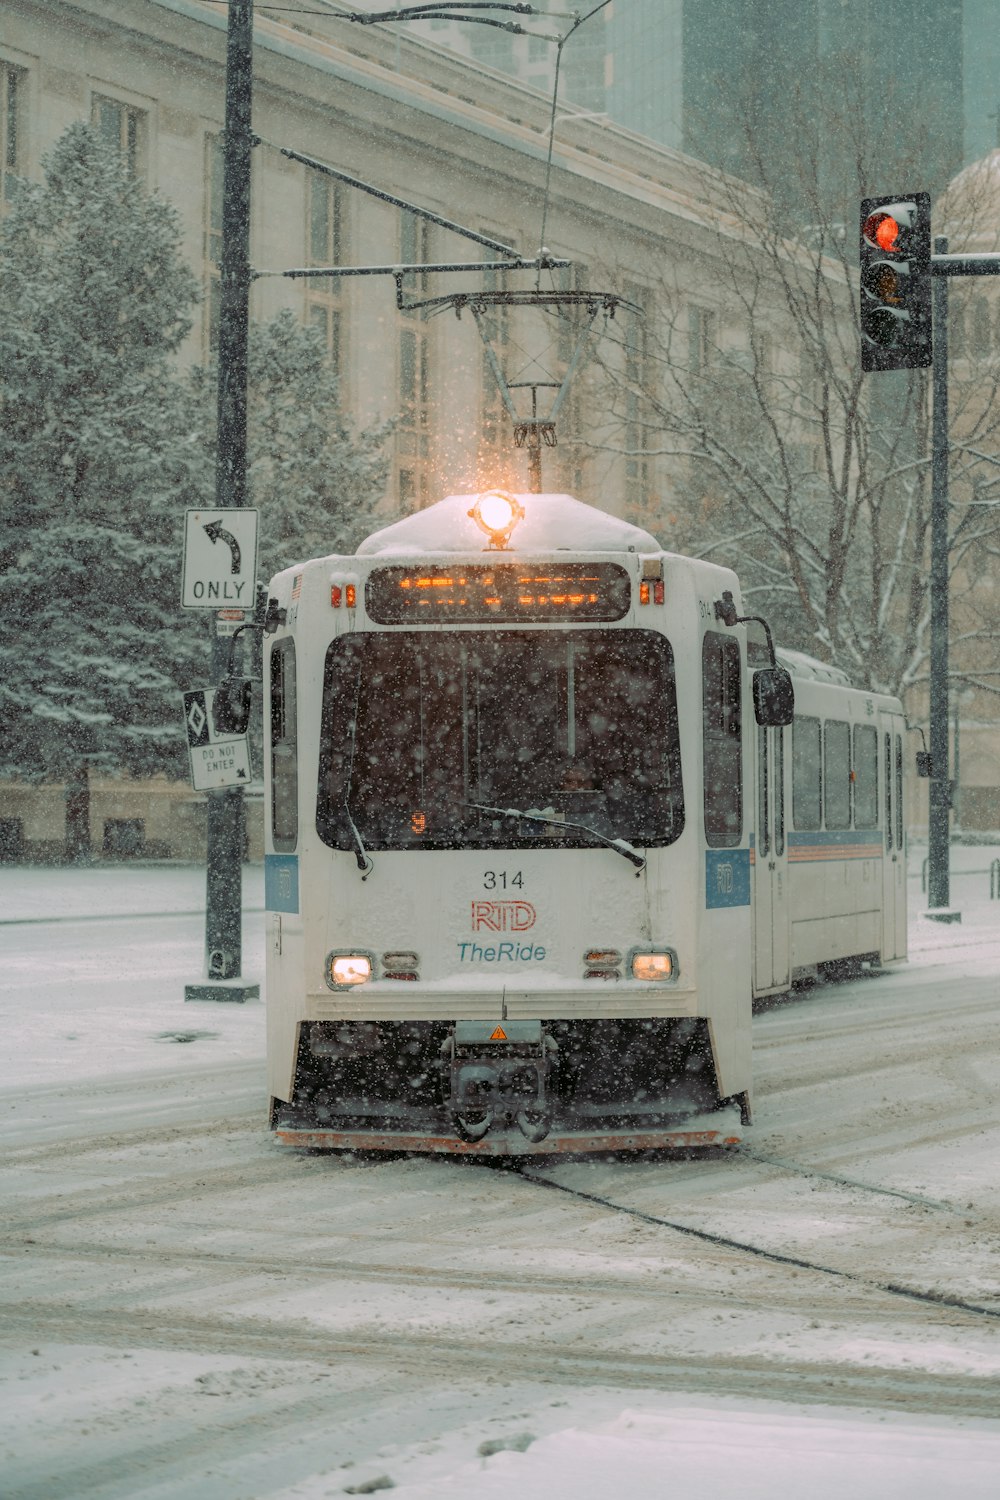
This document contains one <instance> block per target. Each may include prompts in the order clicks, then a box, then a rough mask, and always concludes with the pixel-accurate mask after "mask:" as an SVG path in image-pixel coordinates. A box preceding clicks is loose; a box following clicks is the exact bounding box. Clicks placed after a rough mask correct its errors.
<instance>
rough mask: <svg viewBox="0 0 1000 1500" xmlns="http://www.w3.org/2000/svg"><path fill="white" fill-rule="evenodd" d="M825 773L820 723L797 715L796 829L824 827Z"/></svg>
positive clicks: (794, 735) (794, 744)
mask: <svg viewBox="0 0 1000 1500" xmlns="http://www.w3.org/2000/svg"><path fill="white" fill-rule="evenodd" d="M822 771H823V763H822V759H821V757H820V737H819V720H818V719H813V718H811V717H810V716H809V715H803V716H801V717H800V716H799V715H796V717H795V721H794V723H793V725H792V817H793V818H794V819H795V826H796V828H800V829H813V828H818V827H819V825H820V786H821V783H822Z"/></svg>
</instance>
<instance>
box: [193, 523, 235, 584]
mask: <svg viewBox="0 0 1000 1500" xmlns="http://www.w3.org/2000/svg"><path fill="white" fill-rule="evenodd" d="M202 530H203V531H204V533H205V535H206V536H207V537H208V539H209V541H210V542H225V543H226V545H227V546H228V547H229V550H230V552H231V553H232V555H233V566H232V569H231V570H230V571H231V572H233V573H238V572H239V571H240V563H241V561H242V554H241V552H240V544H239V542H238V541H237V540H236V538H235V537H234V536H233V533H232V532H231V531H225V530H224V529H223V528H222V527H221V526H220V525H219V523H218V521H211V522H209V524H208V525H207V526H203V527H202Z"/></svg>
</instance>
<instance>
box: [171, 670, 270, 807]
mask: <svg viewBox="0 0 1000 1500" xmlns="http://www.w3.org/2000/svg"><path fill="white" fill-rule="evenodd" d="M214 698H215V690H214V689H213V688H198V689H196V690H195V691H194V692H190V693H185V694H184V728H185V729H186V730H187V741H188V754H189V755H190V757H191V784H192V786H193V787H194V789H195V791H196V792H210V791H212V790H213V789H214V788H216V787H222V786H249V785H250V782H251V781H252V780H253V776H252V774H251V770H250V746H249V743H248V740H247V736H246V735H245V734H229V735H219V734H216V732H215V720H214V718H213V715H212V702H213V699H214Z"/></svg>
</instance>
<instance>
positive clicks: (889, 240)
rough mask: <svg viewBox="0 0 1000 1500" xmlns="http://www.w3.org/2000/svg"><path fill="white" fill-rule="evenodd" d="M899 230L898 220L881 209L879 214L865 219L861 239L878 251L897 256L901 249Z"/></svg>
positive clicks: (870, 215)
mask: <svg viewBox="0 0 1000 1500" xmlns="http://www.w3.org/2000/svg"><path fill="white" fill-rule="evenodd" d="M899 229H900V226H899V222H898V220H896V219H894V218H893V216H892V214H889V213H885V212H883V211H882V210H881V209H880V210H879V212H878V213H874V214H869V215H868V217H867V219H865V221H864V223H863V224H862V226H861V238H862V239H863V240H867V242H868V244H869V245H874V246H875V247H876V249H878V250H886V251H888V253H889V254H890V255H895V253H896V251H897V250H898V249H899Z"/></svg>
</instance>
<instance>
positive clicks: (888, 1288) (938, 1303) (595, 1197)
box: [516, 1164, 1000, 1323]
mask: <svg viewBox="0 0 1000 1500" xmlns="http://www.w3.org/2000/svg"><path fill="white" fill-rule="evenodd" d="M516 1170H517V1173H518V1176H519V1177H521V1178H522V1179H523V1180H524V1181H526V1182H533V1183H536V1184H537V1185H538V1186H540V1187H544V1188H548V1189H551V1190H552V1191H555V1192H560V1193H566V1194H567V1195H569V1196H570V1197H572V1198H576V1199H579V1200H580V1201H581V1202H584V1203H590V1204H594V1205H596V1206H598V1207H601V1208H606V1209H608V1210H609V1211H610V1212H612V1213H619V1214H625V1215H627V1216H628V1217H630V1218H633V1219H636V1220H638V1221H639V1222H641V1223H644V1224H649V1225H652V1226H655V1227H657V1228H661V1229H668V1230H672V1231H673V1232H675V1233H677V1234H681V1235H685V1236H690V1237H691V1238H693V1239H696V1240H699V1241H701V1242H702V1243H704V1244H708V1245H713V1246H716V1247H719V1248H721V1249H724V1250H734V1251H738V1252H740V1253H741V1254H744V1255H748V1256H751V1257H753V1258H754V1259H757V1260H761V1261H767V1262H770V1263H771V1264H774V1265H780V1266H788V1267H790V1268H793V1269H794V1270H795V1271H808V1272H811V1273H813V1274H816V1275H819V1276H830V1277H834V1278H836V1279H838V1280H840V1281H842V1282H845V1283H848V1284H850V1285H852V1286H854V1287H857V1288H859V1289H864V1290H866V1291H870V1292H871V1291H873V1292H879V1293H882V1294H884V1295H886V1296H890V1297H900V1298H903V1299H906V1300H908V1301H910V1302H919V1303H923V1304H930V1305H932V1306H934V1307H940V1308H946V1309H949V1310H950V1311H953V1312H960V1313H968V1314H971V1315H974V1316H976V1317H983V1318H988V1319H990V1320H993V1321H996V1322H998V1323H1000V1296H998V1299H997V1303H996V1305H995V1306H992V1307H991V1306H987V1305H985V1304H983V1303H980V1302H973V1301H971V1300H970V1299H968V1298H964V1297H959V1296H956V1295H953V1294H952V1293H949V1292H946V1291H941V1290H938V1289H936V1288H934V1289H931V1288H919V1287H913V1286H907V1285H905V1284H904V1283H902V1282H897V1281H895V1280H892V1279H882V1278H878V1277H873V1276H864V1275H860V1274H858V1273H857V1272H855V1271H850V1270H847V1269H845V1268H844V1267H839V1266H831V1265H828V1264H825V1263H824V1262H821V1261H818V1260H812V1259H809V1258H807V1257H805V1256H799V1255H792V1254H789V1253H788V1252H787V1251H781V1250H774V1249H770V1248H768V1247H767V1246H764V1245H755V1244H752V1243H750V1242H749V1241H747V1240H741V1239H737V1238H735V1237H733V1236H731V1235H725V1234H720V1233H719V1232H718V1231H717V1230H710V1229H702V1228H699V1227H698V1226H697V1225H694V1224H685V1223H683V1222H681V1221H680V1220H677V1219H672V1218H666V1217H664V1216H662V1215H659V1214H651V1213H649V1212H647V1211H646V1210H645V1209H640V1208H636V1207H635V1206H633V1205H629V1204H625V1203H616V1202H615V1201H614V1200H613V1199H610V1198H607V1197H605V1196H604V1195H602V1194H600V1193H588V1192H586V1191H584V1190H583V1189H582V1188H575V1187H572V1186H570V1185H569V1184H567V1183H562V1182H556V1181H554V1180H553V1179H552V1178H551V1177H545V1176H543V1175H541V1174H540V1173H537V1172H533V1171H529V1170H526V1169H525V1168H523V1167H521V1166H520V1164H516ZM805 1175H810V1174H808V1173H806V1174H805ZM823 1175H824V1176H831V1179H832V1180H833V1181H834V1182H839V1183H841V1184H842V1185H843V1186H845V1187H852V1188H854V1189H855V1190H863V1191H866V1192H871V1193H875V1194H877V1193H880V1192H882V1191H884V1190H881V1189H879V1188H875V1187H870V1186H868V1185H866V1184H862V1183H857V1182H851V1181H850V1180H849V1179H846V1178H838V1177H835V1176H832V1174H823ZM892 1196H904V1197H905V1196H907V1195H905V1194H903V1195H897V1194H892ZM917 1201H918V1202H919V1201H920V1200H917ZM924 1206H927V1207H935V1206H937V1205H935V1204H934V1203H933V1201H932V1200H929V1199H928V1200H924ZM940 1206H941V1207H949V1208H950V1205H940Z"/></svg>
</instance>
